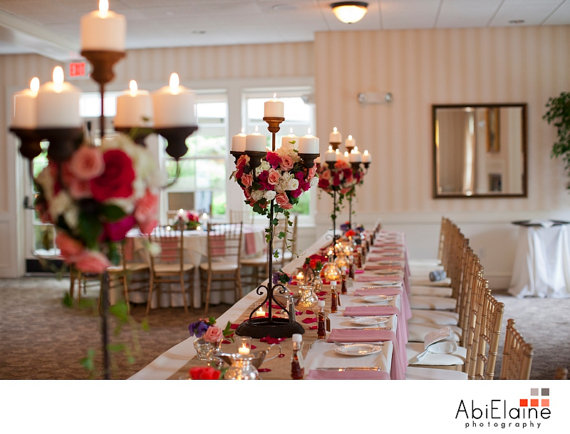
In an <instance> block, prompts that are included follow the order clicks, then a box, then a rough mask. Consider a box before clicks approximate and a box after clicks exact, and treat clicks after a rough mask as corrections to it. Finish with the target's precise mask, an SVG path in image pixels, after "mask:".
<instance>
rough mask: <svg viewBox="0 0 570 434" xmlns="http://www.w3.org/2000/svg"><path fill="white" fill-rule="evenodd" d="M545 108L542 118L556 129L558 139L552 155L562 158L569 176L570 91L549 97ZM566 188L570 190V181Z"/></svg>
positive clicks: (553, 146)
mask: <svg viewBox="0 0 570 434" xmlns="http://www.w3.org/2000/svg"><path fill="white" fill-rule="evenodd" d="M546 108H547V109H548V110H547V112H546V113H545V114H544V116H543V119H546V121H547V122H548V123H549V124H553V125H554V126H555V127H556V128H557V130H558V140H557V141H556V142H555V143H554V145H552V157H561V158H562V161H564V169H565V170H566V173H567V174H568V176H570V92H562V93H561V94H560V95H559V96H557V97H551V98H549V99H548V102H547V103H546ZM566 188H568V189H569V190H570V182H569V183H568V184H567V185H566Z"/></svg>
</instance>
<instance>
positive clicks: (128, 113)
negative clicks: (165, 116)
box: [114, 80, 152, 127]
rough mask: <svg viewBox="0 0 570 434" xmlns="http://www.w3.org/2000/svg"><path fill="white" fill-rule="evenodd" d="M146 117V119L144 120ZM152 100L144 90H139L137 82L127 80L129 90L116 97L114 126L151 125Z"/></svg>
mask: <svg viewBox="0 0 570 434" xmlns="http://www.w3.org/2000/svg"><path fill="white" fill-rule="evenodd" d="M145 119H146V121H145ZM151 119H152V100H151V98H150V94H149V93H148V91H146V90H139V89H138V86H137V82H136V81H135V80H131V81H130V82H129V90H127V91H125V92H124V93H123V94H121V95H119V96H118V97H117V114H116V116H115V121H114V124H115V126H116V127H144V126H149V125H152V123H151V122H150V120H151Z"/></svg>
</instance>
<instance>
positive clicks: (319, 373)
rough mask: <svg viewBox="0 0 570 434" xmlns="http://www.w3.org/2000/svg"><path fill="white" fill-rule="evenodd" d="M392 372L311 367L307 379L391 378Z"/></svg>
mask: <svg viewBox="0 0 570 434" xmlns="http://www.w3.org/2000/svg"><path fill="white" fill-rule="evenodd" d="M389 379H390V374H388V373H387V372H385V371H361V370H348V371H334V370H328V369H327V370H318V369H311V370H310V371H309V373H308V374H307V376H306V377H305V380H389Z"/></svg>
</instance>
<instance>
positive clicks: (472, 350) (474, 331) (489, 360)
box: [466, 280, 504, 380]
mask: <svg viewBox="0 0 570 434" xmlns="http://www.w3.org/2000/svg"><path fill="white" fill-rule="evenodd" d="M484 282H485V283H484V288H485V290H484V291H483V295H482V296H481V295H480V294H479V293H478V294H476V296H474V297H473V300H472V304H473V306H472V312H473V315H472V318H471V319H470V334H469V335H468V347H467V362H466V372H467V375H468V378H469V379H470V380H492V379H493V378H494V374H495V364H496V361H497V352H498V348H499V335H500V331H501V321H502V319H503V311H504V304H503V303H499V302H498V301H497V299H495V297H493V296H492V295H491V290H490V289H489V285H488V282H487V281H486V280H485V281H484Z"/></svg>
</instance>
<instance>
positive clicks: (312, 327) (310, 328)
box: [309, 326, 319, 330]
mask: <svg viewBox="0 0 570 434" xmlns="http://www.w3.org/2000/svg"><path fill="white" fill-rule="evenodd" d="M318 328H319V326H311V327H309V330H317V329H318Z"/></svg>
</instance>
